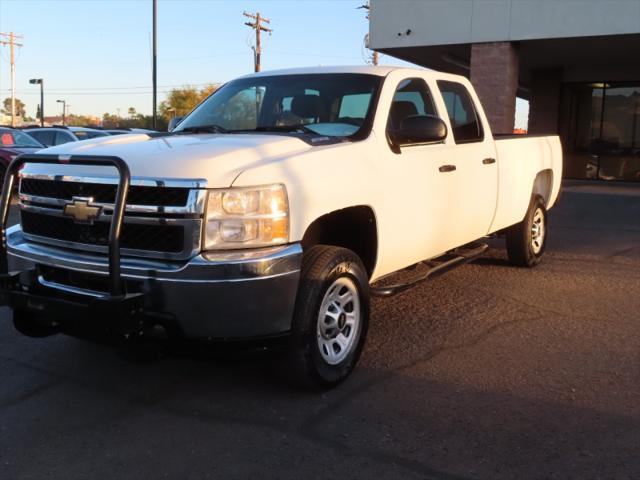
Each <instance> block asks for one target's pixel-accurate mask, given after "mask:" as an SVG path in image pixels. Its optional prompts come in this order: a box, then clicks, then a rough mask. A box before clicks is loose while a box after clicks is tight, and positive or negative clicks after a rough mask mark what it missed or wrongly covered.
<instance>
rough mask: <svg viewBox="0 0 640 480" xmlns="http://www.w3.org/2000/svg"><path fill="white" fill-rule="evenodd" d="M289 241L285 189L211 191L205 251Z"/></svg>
mask: <svg viewBox="0 0 640 480" xmlns="http://www.w3.org/2000/svg"><path fill="white" fill-rule="evenodd" d="M288 241H289V205H288V202H287V191H286V189H285V187H284V185H267V186H263V187H246V188H245V187H242V188H230V189H226V190H210V191H209V194H208V197H207V209H206V213H205V228H204V234H203V246H204V247H203V248H204V250H214V249H216V250H221V249H231V248H255V247H266V246H269V245H278V244H282V243H287V242H288Z"/></svg>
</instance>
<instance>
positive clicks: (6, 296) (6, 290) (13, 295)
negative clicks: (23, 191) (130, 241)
mask: <svg viewBox="0 0 640 480" xmlns="http://www.w3.org/2000/svg"><path fill="white" fill-rule="evenodd" d="M26 163H30V164H34V163H40V164H43V163H46V164H72V165H97V166H108V167H115V168H116V169H117V170H118V175H119V180H118V188H117V191H116V198H115V204H114V209H113V215H112V219H111V225H110V228H109V278H108V280H109V292H108V293H105V294H104V295H103V296H98V297H91V296H87V295H81V294H73V293H68V292H63V291H61V290H57V289H54V288H47V287H43V286H42V285H40V284H39V282H38V280H37V277H38V275H37V271H36V269H35V268H30V269H27V270H23V271H14V272H11V271H9V259H8V252H7V231H6V230H7V221H8V218H9V209H10V208H11V197H12V194H13V191H14V186H15V184H16V179H17V177H18V173H19V171H20V169H21V167H22V166H23V165H24V164H26ZM130 183H131V173H130V172H129V167H128V166H127V164H126V163H125V161H124V160H122V159H121V158H119V157H111V156H109V157H108V156H104V157H102V156H82V155H47V154H23V155H19V156H18V157H16V158H15V159H14V160H13V161H12V162H11V163H10V164H9V167H8V168H7V172H6V175H5V179H4V185H3V187H2V199H1V202H2V203H1V205H0V221H1V223H0V229H1V237H2V239H1V241H0V305H6V306H9V307H11V308H14V309H23V310H30V311H34V312H40V313H43V312H44V313H46V314H47V315H48V314H52V315H77V314H86V313H91V314H92V315H93V314H97V315H98V316H100V317H104V316H113V315H114V314H117V315H124V316H125V317H126V318H129V317H131V316H135V315H137V314H139V313H142V307H143V303H144V294H142V293H127V289H126V282H125V281H124V280H123V278H122V275H121V271H120V235H121V230H122V222H123V219H124V213H125V208H126V202H127V192H128V190H129V184H130ZM117 320H118V323H120V321H121V320H123V318H122V317H120V318H118V319H117Z"/></svg>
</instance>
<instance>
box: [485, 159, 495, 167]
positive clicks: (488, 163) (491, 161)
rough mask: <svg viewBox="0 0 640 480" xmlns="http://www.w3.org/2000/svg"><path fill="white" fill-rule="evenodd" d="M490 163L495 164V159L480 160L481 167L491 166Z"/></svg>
mask: <svg viewBox="0 0 640 480" xmlns="http://www.w3.org/2000/svg"><path fill="white" fill-rule="evenodd" d="M492 163H496V159H495V158H485V159H484V160H482V164H483V165H491V164H492Z"/></svg>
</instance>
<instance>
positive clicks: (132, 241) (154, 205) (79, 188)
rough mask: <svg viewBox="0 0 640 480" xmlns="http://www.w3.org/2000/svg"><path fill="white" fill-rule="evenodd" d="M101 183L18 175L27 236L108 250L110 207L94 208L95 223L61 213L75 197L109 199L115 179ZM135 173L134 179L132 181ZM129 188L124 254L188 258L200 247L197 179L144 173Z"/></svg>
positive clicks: (102, 251) (201, 207) (201, 204)
mask: <svg viewBox="0 0 640 480" xmlns="http://www.w3.org/2000/svg"><path fill="white" fill-rule="evenodd" d="M110 180H111V182H112V183H101V182H100V181H97V180H95V179H91V178H87V181H86V182H83V181H82V180H81V179H75V178H74V179H73V180H65V179H64V178H61V177H53V176H52V177H50V179H46V178H45V177H43V176H39V177H34V176H29V175H28V174H23V176H22V178H21V179H20V195H19V199H20V215H21V219H20V220H21V226H22V231H23V232H24V233H25V235H27V238H28V239H29V240H30V241H34V242H38V243H46V244H50V245H55V246H57V247H63V248H72V249H76V250H85V251H90V252H93V253H97V254H106V253H107V252H108V246H109V230H110V228H111V218H112V217H111V216H112V213H113V208H112V207H111V205H109V206H108V207H106V208H103V209H102V210H101V211H99V213H98V217H97V218H96V219H95V220H94V221H93V223H82V222H79V221H77V220H76V219H74V218H72V217H70V216H68V215H65V213H64V209H65V205H67V204H69V203H71V202H72V201H73V200H74V197H76V198H77V197H81V198H82V197H85V198H91V199H92V200H91V202H92V203H95V204H113V203H114V200H115V195H116V190H117V179H110ZM135 181H136V180H135V179H134V183H135ZM143 182H144V183H143V184H142V185H140V184H138V185H132V186H130V187H129V190H128V192H127V208H126V210H125V215H124V221H123V223H122V229H121V235H120V248H121V253H122V255H125V256H135V257H145V258H161V259H163V260H180V261H182V260H187V259H189V258H191V257H192V256H193V255H195V254H196V253H197V252H198V250H199V248H200V232H201V228H202V217H203V213H204V212H203V210H204V205H205V201H204V200H205V196H206V190H204V189H203V188H201V187H200V185H202V183H201V181H200V180H175V179H174V180H171V181H170V182H167V183H168V186H165V185H167V183H165V181H163V180H160V179H159V180H150V179H144V180H143Z"/></svg>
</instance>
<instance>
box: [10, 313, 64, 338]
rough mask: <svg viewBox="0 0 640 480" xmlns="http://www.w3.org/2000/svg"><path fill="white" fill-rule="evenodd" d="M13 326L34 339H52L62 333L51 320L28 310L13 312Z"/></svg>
mask: <svg viewBox="0 0 640 480" xmlns="http://www.w3.org/2000/svg"><path fill="white" fill-rule="evenodd" d="M13 326H14V327H15V329H16V330H17V331H18V332H20V333H22V334H23V335H26V336H27V337H32V338H44V337H50V336H51V335H56V334H57V333H60V330H59V328H58V327H57V325H56V324H55V322H53V321H52V320H51V319H49V320H47V319H46V317H44V316H41V315H38V314H36V313H33V312H29V311H27V310H14V311H13Z"/></svg>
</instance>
